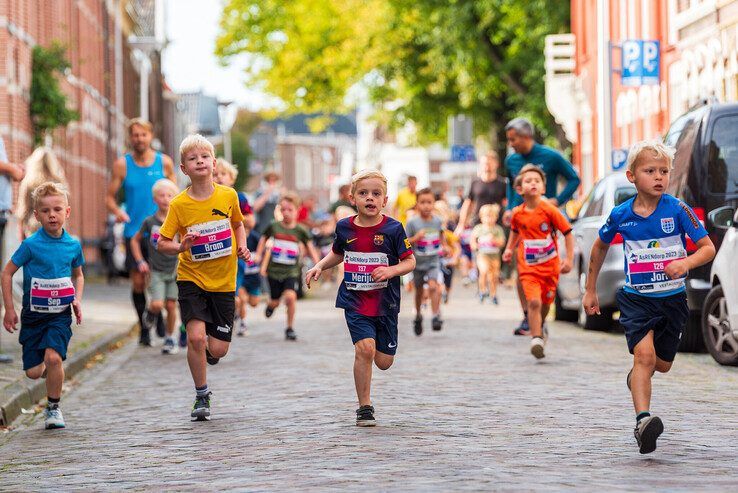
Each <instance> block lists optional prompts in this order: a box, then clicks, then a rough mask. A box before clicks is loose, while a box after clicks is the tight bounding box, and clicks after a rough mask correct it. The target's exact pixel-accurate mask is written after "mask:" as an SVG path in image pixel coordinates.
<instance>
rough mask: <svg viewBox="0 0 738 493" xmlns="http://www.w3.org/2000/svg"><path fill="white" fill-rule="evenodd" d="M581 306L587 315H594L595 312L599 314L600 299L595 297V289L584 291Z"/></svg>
mask: <svg viewBox="0 0 738 493" xmlns="http://www.w3.org/2000/svg"><path fill="white" fill-rule="evenodd" d="M582 306H583V307H584V312H585V313H586V314H587V315H594V314H595V313H596V314H597V315H599V314H600V300H599V299H598V298H597V292H595V291H587V292H585V293H584V298H582Z"/></svg>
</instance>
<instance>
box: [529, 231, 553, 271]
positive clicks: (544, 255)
mask: <svg viewBox="0 0 738 493" xmlns="http://www.w3.org/2000/svg"><path fill="white" fill-rule="evenodd" d="M523 252H524V253H525V263H526V264H528V265H538V264H542V263H544V262H548V261H549V260H551V259H552V258H556V257H557V256H558V253H557V252H556V245H554V242H553V239H552V238H551V237H550V236H549V237H548V238H545V239H543V240H523Z"/></svg>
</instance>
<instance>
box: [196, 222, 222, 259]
mask: <svg viewBox="0 0 738 493" xmlns="http://www.w3.org/2000/svg"><path fill="white" fill-rule="evenodd" d="M190 231H193V232H196V233H199V234H200V237H199V238H197V239H196V240H195V241H194V242H193V243H192V248H190V255H192V260H194V261H195V262H202V261H204V260H212V259H216V258H220V257H227V256H229V255H231V252H232V250H233V248H232V245H233V237H232V232H231V221H230V219H221V220H219V221H209V222H206V223H201V224H195V225H194V226H191V227H190Z"/></svg>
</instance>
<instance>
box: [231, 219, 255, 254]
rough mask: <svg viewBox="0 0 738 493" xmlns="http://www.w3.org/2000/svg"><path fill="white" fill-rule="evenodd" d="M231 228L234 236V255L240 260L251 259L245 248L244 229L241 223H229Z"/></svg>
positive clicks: (247, 249) (247, 248)
mask: <svg viewBox="0 0 738 493" xmlns="http://www.w3.org/2000/svg"><path fill="white" fill-rule="evenodd" d="M231 226H232V227H233V233H234V234H235V236H236V255H238V258H240V259H243V260H248V259H249V258H251V252H249V247H247V246H246V228H245V227H244V225H243V222H242V221H238V222H235V223H231Z"/></svg>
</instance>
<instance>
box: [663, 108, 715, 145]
mask: <svg viewBox="0 0 738 493" xmlns="http://www.w3.org/2000/svg"><path fill="white" fill-rule="evenodd" d="M705 111H707V106H703V107H701V108H698V109H696V110H694V111H690V112H689V113H687V114H684V115H682V116H680V117H679V118H677V119H676V120H674V123H672V124H671V126H670V127H669V131H668V132H667V134H666V137H664V143H665V144H666V145H668V146H671V147H676V145H677V142H679V137H681V136H682V133H683V132H684V129H685V128H686V127H687V126H689V124H690V123H692V122H695V121H697V122H699V121H700V120H701V119H702V117H703V116H704V114H705Z"/></svg>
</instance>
